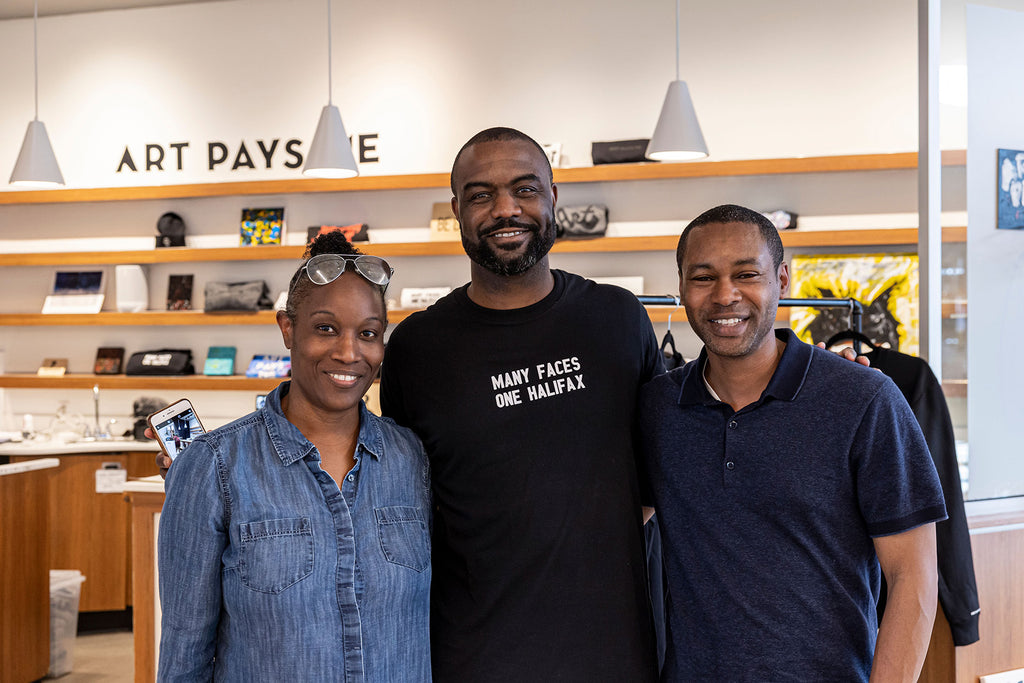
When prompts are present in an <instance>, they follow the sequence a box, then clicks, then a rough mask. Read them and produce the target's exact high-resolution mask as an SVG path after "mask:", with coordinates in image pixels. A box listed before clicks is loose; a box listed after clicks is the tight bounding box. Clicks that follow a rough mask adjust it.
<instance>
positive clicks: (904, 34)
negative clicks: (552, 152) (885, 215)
mask: <svg viewBox="0 0 1024 683" xmlns="http://www.w3.org/2000/svg"><path fill="white" fill-rule="evenodd" d="M915 7H916V5H915V3H914V2H913V1H912V0H864V1H862V2H857V3H844V2H815V1H812V0H777V1H775V2H770V3H755V2H750V0H719V1H717V2H713V3H712V2H704V3H695V2H691V3H683V7H682V22H681V25H682V26H683V40H682V48H681V57H680V61H681V64H682V74H681V75H682V78H684V79H685V80H687V81H688V82H689V84H690V89H691V92H692V93H693V96H694V99H695V103H696V107H697V111H698V114H699V116H700V119H701V122H702V126H703V128H704V134H705V137H706V139H707V142H708V145H709V147H710V149H711V155H712V158H714V159H735V158H753V157H788V156H800V155H818V154H842V153H857V152H889V151H907V150H913V149H916V145H917V139H916V71H915V69H916V47H915V41H916V9H915ZM334 8H335V9H334V18H333V22H332V23H333V28H334V59H333V64H334V71H333V76H334V93H335V102H336V103H337V104H338V105H339V107H340V108H341V111H342V116H343V118H344V121H345V124H346V127H347V129H348V132H349V133H351V134H359V133H369V132H376V133H379V134H380V140H379V152H380V157H381V159H382V161H381V163H380V164H376V165H367V166H366V167H365V168H364V169H363V170H364V172H366V173H405V172H424V171H445V170H447V169H448V168H449V167H450V163H451V158H452V156H453V155H454V152H455V151H456V150H457V149H458V147H459V145H461V143H462V142H464V141H465V139H466V138H468V137H469V136H470V135H471V134H472V133H474V132H476V131H477V130H480V129H481V128H484V127H487V126H490V125H495V124H508V125H512V126H516V127H520V128H522V129H523V130H525V131H527V132H529V133H530V134H532V135H533V136H535V137H536V138H538V139H540V140H542V141H548V142H562V143H563V145H564V151H565V154H566V156H567V157H568V160H569V162H570V163H571V164H573V165H587V164H589V159H590V147H589V145H590V142H591V141H594V140H606V139H623V138H635V137H649V136H650V134H651V132H652V131H653V127H654V124H655V122H656V120H657V116H658V111H659V108H660V106H661V101H662V98H663V97H664V94H665V89H666V87H667V85H668V83H669V81H670V80H672V78H674V74H675V69H674V50H675V47H674V33H673V31H672V23H673V21H674V3H672V2H670V1H669V0H658V1H657V2H655V1H652V0H642V1H640V2H633V3H625V2H617V1H613V0H598V1H597V2H585V1H584V0H558V1H556V2H551V1H550V0H517V1H512V2H507V3H503V4H500V5H498V4H491V3H480V2H478V1H477V0H448V1H447V2H444V3H422V2H415V1H413V0H394V1H392V2H382V3H351V2H336V3H335V5H334ZM325 13H326V10H325V6H324V2H322V0H228V1H225V2H214V3H201V4H190V5H180V6H172V7H156V8H145V9H137V10H128V11H115V12H99V13H88V14H79V15H66V16H56V17H43V18H41V19H40V21H39V61H40V67H39V73H40V75H39V86H40V102H39V106H40V119H41V120H42V121H44V122H45V123H46V125H47V128H48V130H49V131H50V136H51V140H52V142H53V145H54V148H55V151H56V153H57V156H58V160H59V162H60V164H61V167H62V170H63V172H64V175H65V178H66V179H67V182H68V186H69V187H105V186H118V185H128V184H165V183H180V182H205V181H211V180H212V181H216V180H236V179H252V178H269V177H293V176H297V175H298V171H297V170H288V169H284V168H282V167H280V166H277V167H275V168H274V169H272V170H271V171H269V172H268V171H266V170H263V169H258V170H256V171H252V170H242V171H240V172H236V173H231V172H229V171H227V170H225V169H224V167H220V168H218V170H216V171H213V172H210V171H208V170H207V169H206V165H205V145H206V142H208V141H211V140H219V141H224V142H225V143H227V144H228V145H229V147H231V149H232V154H233V153H234V151H235V150H236V149H237V146H238V144H239V142H240V141H242V140H244V141H246V143H247V147H248V148H249V151H250V152H251V153H252V154H254V155H256V154H258V152H257V150H256V147H255V140H257V139H264V140H270V139H274V138H281V139H283V140H286V139H288V138H291V137H298V138H301V139H303V140H306V141H308V139H309V138H311V137H312V132H313V129H314V127H315V125H316V120H317V116H318V114H319V111H320V108H321V107H322V106H323V105H324V104H325V103H326V98H327V73H326V71H327V64H326V62H327V58H326V52H327V48H326V31H325V29H324V26H325ZM31 41H32V27H31V20H8V21H3V22H0V62H2V63H4V64H6V65H7V68H6V69H5V73H4V75H3V77H2V78H3V80H2V90H3V92H4V97H3V98H0V121H2V122H3V123H2V125H0V169H4V170H3V172H4V173H6V172H7V171H6V170H5V169H7V168H9V167H12V166H13V163H14V158H15V157H16V155H17V150H18V148H19V145H20V143H21V139H22V136H23V135H24V131H25V126H26V125H27V123H28V121H29V120H30V119H31V118H32V70H31V55H32V42H31ZM14 65H17V66H16V67H15V66H14ZM180 141H189V142H190V143H191V146H190V148H189V149H187V150H186V152H185V154H186V162H187V163H186V168H185V169H184V170H183V171H181V172H178V171H177V170H171V169H168V170H165V171H164V172H162V173H161V172H156V171H153V172H151V173H149V174H146V173H141V172H140V173H138V174H135V176H134V177H133V176H131V175H126V174H125V173H122V174H121V175H117V174H116V173H115V172H114V171H115V169H116V167H117V164H118V161H119V160H120V157H121V153H122V151H123V148H124V146H125V145H126V144H127V145H129V146H130V148H131V149H132V151H133V154H137V155H138V154H141V153H142V150H143V146H144V145H145V144H146V143H149V142H152V143H161V144H165V145H166V144H169V143H171V142H180ZM168 151H170V150H168ZM138 160H139V159H138V157H136V161H138ZM256 161H257V162H258V161H259V160H258V158H257V159H256ZM225 166H226V165H225ZM165 168H166V166H165ZM0 189H3V190H7V189H9V188H6V187H4V188H0Z"/></svg>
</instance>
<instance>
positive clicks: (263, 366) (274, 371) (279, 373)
mask: <svg viewBox="0 0 1024 683" xmlns="http://www.w3.org/2000/svg"><path fill="white" fill-rule="evenodd" d="M291 371H292V358H291V356H266V355H260V354H257V355H255V356H253V357H252V361H251V362H250V363H249V369H248V370H246V371H245V376H246V377H267V378H272V377H287V376H288V375H290V374H291Z"/></svg>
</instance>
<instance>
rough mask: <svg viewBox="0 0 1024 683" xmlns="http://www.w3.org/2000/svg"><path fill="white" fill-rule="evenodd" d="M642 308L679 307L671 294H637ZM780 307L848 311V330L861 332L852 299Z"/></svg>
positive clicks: (860, 311)
mask: <svg viewBox="0 0 1024 683" xmlns="http://www.w3.org/2000/svg"><path fill="white" fill-rule="evenodd" d="M636 298H637V299H638V300H639V301H640V303H642V304H643V305H644V306H677V307H678V306H679V297H678V296H673V295H672V294H638V295H637V297H636ZM779 305H780V306H809V307H811V308H834V307H842V308H848V309H850V329H851V330H853V331H854V332H860V331H861V318H862V317H863V315H864V305H863V304H861V302H859V301H857V300H856V299H854V298H848V299H779ZM853 350H854V351H855V352H856V353H857V354H858V355H859V354H860V341H858V340H854V341H853Z"/></svg>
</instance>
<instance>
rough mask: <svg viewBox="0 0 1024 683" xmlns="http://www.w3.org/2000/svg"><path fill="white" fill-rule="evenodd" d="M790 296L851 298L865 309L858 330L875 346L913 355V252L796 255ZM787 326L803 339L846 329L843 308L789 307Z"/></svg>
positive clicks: (915, 325) (915, 349) (820, 339)
mask: <svg viewBox="0 0 1024 683" xmlns="http://www.w3.org/2000/svg"><path fill="white" fill-rule="evenodd" d="M790 296H792V297H794V298H798V299H805V298H806V299H831V298H839V299H847V298H854V299H856V300H857V301H859V302H860V303H861V304H862V305H863V307H864V315H863V318H862V320H861V331H862V332H863V333H864V334H865V335H867V336H868V337H869V338H870V339H871V340H872V341H873V342H874V343H875V344H876V345H878V346H884V347H886V348H890V349H894V350H897V351H902V352H903V353H909V354H912V355H917V353H918V349H919V346H920V344H919V340H918V272H917V254H844V255H819V256H794V257H793V261H792V263H791V264H790ZM789 321H790V326H791V327H792V328H793V330H794V331H795V332H796V333H797V336H798V337H800V339H802V340H803V341H805V342H809V343H813V344H816V343H818V342H824V341H828V339H829V338H830V337H832V336H833V335H835V334H838V333H839V332H843V331H846V330H849V329H850V313H849V311H848V310H847V309H845V308H813V307H802V306H800V307H793V308H792V309H791V311H790V317H789Z"/></svg>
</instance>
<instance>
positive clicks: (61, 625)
mask: <svg viewBox="0 0 1024 683" xmlns="http://www.w3.org/2000/svg"><path fill="white" fill-rule="evenodd" d="M83 581H85V577H84V576H82V572H80V571H78V570H77V569H51V570H50V670H49V671H47V672H46V675H47V676H48V677H50V678H55V677H57V676H63V675H64V674H67V673H71V668H72V666H73V665H74V654H75V652H74V646H75V636H76V635H77V633H78V600H79V598H81V597H82V582H83Z"/></svg>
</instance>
